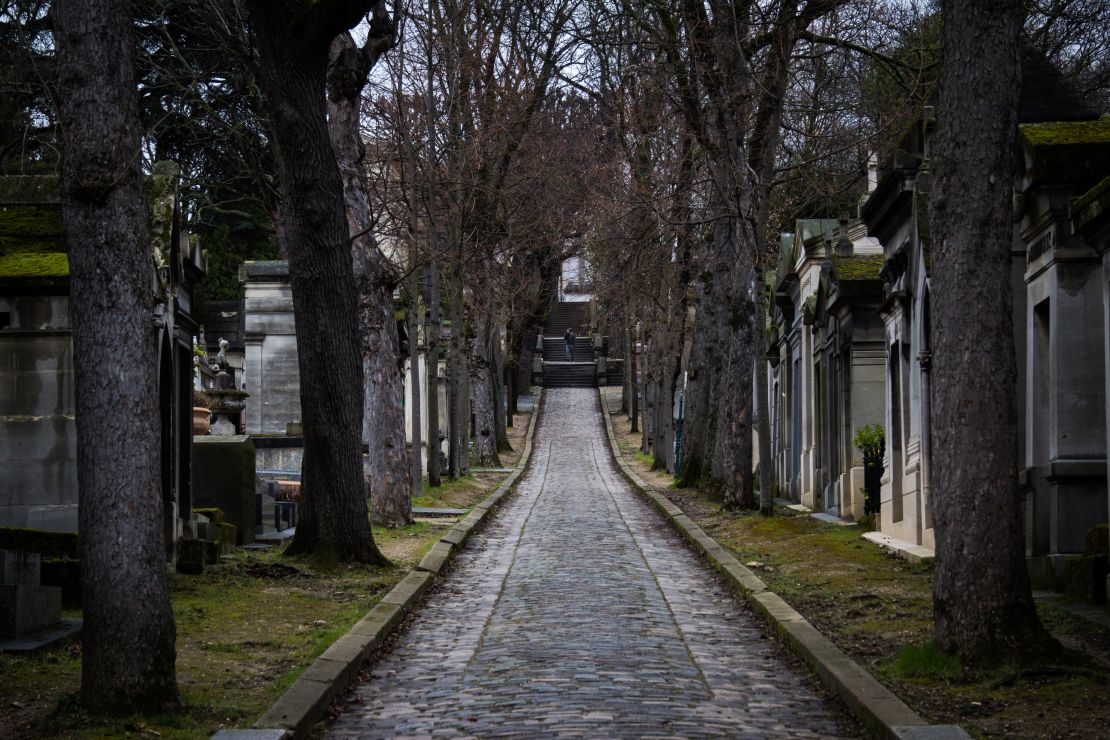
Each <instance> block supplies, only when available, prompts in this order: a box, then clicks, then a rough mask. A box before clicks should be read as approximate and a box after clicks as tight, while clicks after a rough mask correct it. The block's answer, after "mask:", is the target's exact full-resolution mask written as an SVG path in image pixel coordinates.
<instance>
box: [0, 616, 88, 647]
mask: <svg viewBox="0 0 1110 740" xmlns="http://www.w3.org/2000/svg"><path fill="white" fill-rule="evenodd" d="M81 627H82V621H81V620H80V619H63V620H61V621H60V622H58V623H57V624H56V625H55V626H53V627H51V628H49V629H45V630H39V631H38V632H36V633H34V634H33V635H28V636H24V637H15V638H12V639H10V640H0V653H11V654H12V655H33V654H35V653H39V652H42V651H44V650H50V649H52V648H55V647H58V646H59V645H64V644H66V643H67V642H69V641H70V640H75V639H77V638H78V637H80V636H81Z"/></svg>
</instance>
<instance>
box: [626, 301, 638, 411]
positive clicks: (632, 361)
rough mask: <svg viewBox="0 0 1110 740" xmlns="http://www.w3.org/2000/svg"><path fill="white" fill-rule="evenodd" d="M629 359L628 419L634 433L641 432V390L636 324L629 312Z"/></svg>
mask: <svg viewBox="0 0 1110 740" xmlns="http://www.w3.org/2000/svg"><path fill="white" fill-rule="evenodd" d="M628 316H629V321H628V334H627V336H628V353H627V354H628V359H627V360H626V361H625V362H626V363H627V364H628V418H629V420H630V421H631V422H632V429H631V431H632V433H636V432H638V431H640V426H639V424H640V421H639V420H640V388H639V380H638V373H639V369H638V368H637V364H638V363H637V360H636V358H637V355H638V353H637V352H636V322H635V321H634V320H633V319H632V318H631V316H632V312H631V311H629V312H628Z"/></svg>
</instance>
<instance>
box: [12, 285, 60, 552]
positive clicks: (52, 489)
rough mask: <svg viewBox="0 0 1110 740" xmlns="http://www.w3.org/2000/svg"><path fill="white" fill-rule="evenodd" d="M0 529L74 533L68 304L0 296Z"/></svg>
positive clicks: (40, 297)
mask: <svg viewBox="0 0 1110 740" xmlns="http://www.w3.org/2000/svg"><path fill="white" fill-rule="evenodd" d="M0 316H6V319H5V322H7V327H6V328H4V329H2V330H0V358H3V362H2V363H0V526H10V527H26V528H33V529H48V530H54V531H63V532H76V531H77V465H76V440H77V436H76V435H77V429H76V424H75V422H74V399H73V351H72V347H71V341H70V325H69V299H68V298H67V297H66V296H61V295H54V296H51V295H34V296H0Z"/></svg>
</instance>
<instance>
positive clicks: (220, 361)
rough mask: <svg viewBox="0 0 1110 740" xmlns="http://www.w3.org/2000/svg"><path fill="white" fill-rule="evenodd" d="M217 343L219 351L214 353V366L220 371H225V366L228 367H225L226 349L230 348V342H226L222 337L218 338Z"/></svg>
mask: <svg viewBox="0 0 1110 740" xmlns="http://www.w3.org/2000/svg"><path fill="white" fill-rule="evenodd" d="M219 342H220V351H219V352H217V353H216V364H217V365H219V366H220V369H226V368H227V366H228V365H227V348H228V347H230V346H231V342H229V341H227V340H226V339H224V338H223V337H220V340H219Z"/></svg>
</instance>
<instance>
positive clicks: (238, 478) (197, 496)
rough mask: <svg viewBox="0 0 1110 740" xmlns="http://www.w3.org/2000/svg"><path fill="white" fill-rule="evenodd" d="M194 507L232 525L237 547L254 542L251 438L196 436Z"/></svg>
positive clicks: (253, 488) (253, 455)
mask: <svg viewBox="0 0 1110 740" xmlns="http://www.w3.org/2000/svg"><path fill="white" fill-rule="evenodd" d="M193 442H194V443H193V508H194V509H206V508H216V509H220V510H221V511H223V512H224V516H225V517H226V518H227V521H228V522H230V523H231V524H234V525H235V530H236V539H237V544H239V545H240V546H242V545H249V544H250V543H252V542H254V525H255V490H256V488H255V450H254V444H253V443H252V442H251V439H250V437H248V436H245V435H230V436H224V437H211V436H209V437H196V438H195V439H194V441H193Z"/></svg>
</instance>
